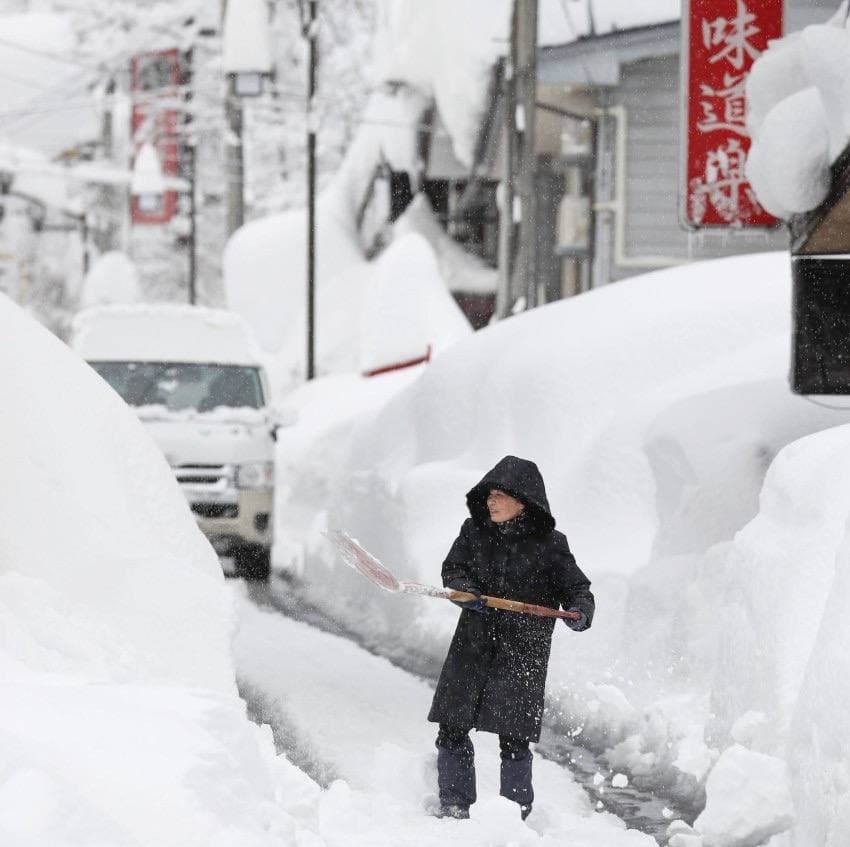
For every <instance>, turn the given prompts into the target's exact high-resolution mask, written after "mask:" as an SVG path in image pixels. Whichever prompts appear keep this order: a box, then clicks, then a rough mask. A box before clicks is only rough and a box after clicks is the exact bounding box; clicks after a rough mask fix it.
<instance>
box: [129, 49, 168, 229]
mask: <svg viewBox="0 0 850 847" xmlns="http://www.w3.org/2000/svg"><path fill="white" fill-rule="evenodd" d="M180 79H181V67H180V53H179V51H177V50H162V51H159V52H156V53H146V54H144V55H141V56H135V57H133V59H132V60H131V62H130V81H131V89H132V92H133V115H132V130H133V140H134V142H135V144H136V147H137V148H138V147H140V146H141V144H142V143H143V142H145V141H150V142H151V143H152V144H153V146H154V147H155V148H156V151H157V153H158V154H159V162H160V165H161V167H162V173H163V176H177V175H178V174H179V172H180V162H179V145H178V131H179V122H180V116H179V112H178V111H177V109H176V108H175V106H176V105H177V101H178V99H179V97H180V88H179V86H180ZM146 199H147V198H146ZM148 202H149V201H148ZM131 211H132V218H133V223H136V224H162V223H168V221H170V220H171V219H172V218H173V217H174V215H175V214H176V213H177V192H176V191H166V192H165V194H163V195H162V197H161V198H160V199H159V201H158V205H157V206H155V207H152V206H151V207H149V206H146V205H145V201H144V200H140V198H138V197H134V198H133V200H132V207H131Z"/></svg>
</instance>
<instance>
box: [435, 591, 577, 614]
mask: <svg viewBox="0 0 850 847" xmlns="http://www.w3.org/2000/svg"><path fill="white" fill-rule="evenodd" d="M477 599H478V597H477V595H475V594H472V593H471V592H469V591H452V592H451V593H450V594H449V600H457V601H459V602H461V603H463V602H465V601H466V600H477ZM481 599H482V600H483V601H484V603H485V605H487V606H489V607H490V608H492V609H505V610H506V611H508V612H524V613H525V614H527V615H540V616H541V617H544V618H566V619H567V620H568V621H577V620H581V612H562V611H560V610H559V609H550V608H549V607H548V606H536V605H535V604H534V603H523V602H521V601H520V600H506V599H505V598H504V597H488V596H487V595H486V594H482V595H481Z"/></svg>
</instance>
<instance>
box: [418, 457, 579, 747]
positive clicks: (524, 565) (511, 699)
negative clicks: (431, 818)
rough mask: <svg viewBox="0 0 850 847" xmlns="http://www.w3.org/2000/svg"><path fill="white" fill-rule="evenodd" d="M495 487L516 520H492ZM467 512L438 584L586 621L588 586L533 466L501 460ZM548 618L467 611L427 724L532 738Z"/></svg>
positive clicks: (471, 497) (536, 734)
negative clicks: (509, 500) (519, 507)
mask: <svg viewBox="0 0 850 847" xmlns="http://www.w3.org/2000/svg"><path fill="white" fill-rule="evenodd" d="M494 488H497V489H499V490H501V491H504V492H505V493H507V494H510V495H511V496H512V497H514V498H516V499H517V500H519V501H520V502H522V503H523V504H524V505H525V509H524V511H523V512H522V513H521V514H520V515H519V517H517V518H514V519H513V520H511V521H507V522H505V523H502V524H496V523H494V522H493V521H491V520H490V515H489V512H488V510H487V503H486V500H487V495H488V494H489V493H490V490H491V489H494ZM466 502H467V506H468V507H469V513H470V515H471V517H470V518H468V519H467V520H466V521H464V523H463V526H462V527H461V530H460V535H459V536H458V537H457V539H456V540H455V542H454V544H453V545H452V547H451V550H449V554H448V556H447V557H446V560H445V562H444V563H443V574H442V575H443V585H445V586H446V587H448V588H453V589H455V590H465V589H468V588H471V587H473V586H474V587H476V588H479V589H480V590H481V592H482V593H483V594H488V595H491V596H495V597H507V598H509V599H511V600H522V601H524V602H526V603H536V604H539V605H542V606H549V607H551V608H555V609H557V608H558V607H559V606H562V607H563V608H565V609H571V608H575V609H579V610H581V611H582V612H584V614H585V615H586V616H587V623H586V626H585V627H584V628H585V629H587V628H589V627H590V623H591V621H592V619H593V611H594V600H593V594H591V592H590V582H589V581H588V579H587V577H585V575H584V574H583V573H582V572H581V570H580V569H579V567H578V565H576V561H575V558H573V554H572V553H571V552H570V548H569V545H568V544H567V539H566V537H565V536H564V535H563V533H561V532H557V531H556V530H555V519H554V518H553V517H552V514H551V513H550V511H549V502H548V500H547V499H546V490H545V488H544V485H543V477H542V476H541V475H540V471H539V470H538V469H537V465H535V464H534V462H530V461H528V460H526V459H519V458H517V457H516V456H506V457H505V458H504V459H502V460H501V461H500V462H499V463H498V464H497V465H496V467H495V468H493V470H491V471H490V472H489V473H488V474H487V475H486V476H485V477H484V478H483V479H482V480H481V482H479V483H478V485H476V486H475V487H474V488H473V489H472V490H471V491H470V492H469V493H468V494H467V495H466ZM555 620H556V619H555V618H545V617H539V616H536V615H529V614H519V613H517V612H507V611H502V610H500V609H489V610H488V611H487V613H486V614H481V613H480V612H475V611H471V610H468V609H464V611H463V612H461V615H460V620H459V621H458V624H457V629H456V630H455V634H454V638H453V639H452V643H451V646H450V647H449V652H448V655H447V656H446V661H445V663H444V664H443V670H442V673H441V674H440V679H439V682H438V683H437V690H436V692H435V694H434V701H433V704H432V706H431V711H430V713H429V714H428V720H429V721H434V722H436V723H441V724H449V725H452V726H457V727H470V728H471V727H475V728H476V729H479V730H484V731H486V732H494V733H497V734H499V735H506V736H510V737H514V738H522V739H527V740H529V741H537V740H538V739H539V738H540V725H541V720H542V716H543V694H544V689H545V686H546V672H547V666H548V664H549V650H550V647H551V644H552V630H553V629H554V626H555Z"/></svg>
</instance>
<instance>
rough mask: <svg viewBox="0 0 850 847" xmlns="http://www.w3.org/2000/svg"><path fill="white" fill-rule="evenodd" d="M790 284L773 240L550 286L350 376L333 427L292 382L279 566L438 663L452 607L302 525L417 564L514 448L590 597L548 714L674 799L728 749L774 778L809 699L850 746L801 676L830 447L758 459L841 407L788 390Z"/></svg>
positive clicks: (831, 492) (827, 503)
mask: <svg viewBox="0 0 850 847" xmlns="http://www.w3.org/2000/svg"><path fill="white" fill-rule="evenodd" d="M789 277H790V273H789V267H788V261H787V256H785V255H784V254H767V255H759V256H745V257H736V258H731V259H723V260H719V261H715V262H706V263H702V264H698V265H693V266H689V267H687V268H680V269H675V270H670V271H663V272H657V273H654V274H647V275H645V276H642V277H639V278H636V279H633V280H631V281H629V282H628V283H627V284H622V285H617V286H610V287H607V288H604V289H601V290H597V291H594V292H592V293H590V294H587V295H582V296H580V297H578V298H572V299H571V300H569V301H564V302H560V303H556V304H552V305H549V306H546V307H544V308H542V309H538V310H535V311H534V312H531V313H527V314H524V315H521V316H519V317H516V318H512V319H511V320H509V321H506V322H502V323H500V324H498V325H495V326H492V327H490V328H488V329H486V330H484V331H482V332H480V333H478V334H476V335H475V336H473V337H471V338H469V339H467V340H466V341H463V342H461V343H459V344H457V345H455V346H454V347H452V348H450V349H448V350H447V351H445V352H444V354H443V355H442V356H441V357H439V358H438V359H437V360H436V361H435V362H433V363H432V364H431V365H429V366H428V367H427V368H423V369H421V371H420V373H419V375H418V376H416V377H412V378H413V379H414V381H413V382H412V383H411V384H409V385H406V386H405V385H402V384H401V383H399V384H398V385H394V386H389V385H387V390H386V392H385V394H384V395H383V397H379V396H377V395H376V393H375V392H373V396H372V398H371V405H370V404H369V403H362V396H363V391H364V390H365V384H364V385H360V386H359V389H360V390H359V391H356V392H355V393H356V396H357V397H359V398H361V399H360V401H359V402H361V403H362V405H361V406H360V408H361V411H360V412H357V413H355V414H353V415H350V416H348V418H347V422H346V424H345V425H338V424H337V421H336V420H334V419H333V418H330V419H328V420H327V422H326V424H324V425H321V424H320V425H319V426H318V428H317V423H318V421H319V420H320V415H319V413H318V410H320V409H327V408H328V407H329V405H330V403H331V402H332V401H331V398H332V397H333V395H334V392H335V391H336V390H337V386H336V385H335V384H334V383H328V384H326V385H324V386H323V385H322V383H321V381H320V382H319V383H318V384H316V385H313V386H311V387H310V389H309V391H305V392H303V393H300V394H296V395H295V397H294V398H293V402H295V403H296V405H300V406H301V408H302V409H303V410H304V411H305V413H306V415H307V418H306V420H309V421H310V424H309V428H308V429H302V428H301V427H300V426H296V427H294V428H293V429H292V430H291V431H288V432H286V433H284V434H283V435H282V439H281V443H280V448H279V455H280V464H279V467H280V468H281V481H282V482H283V481H284V480H285V483H284V484H285V486H286V491H287V493H286V494H284V495H283V497H282V500H281V504H280V506H281V508H280V509H279V512H278V527H277V531H278V536H279V537H286V538H287V546H286V548H285V549H283V548H281V549H280V550H278V551H277V555H276V562H277V566H278V567H287V566H288V565H289V564H290V562H291V563H293V566H294V567H295V568H296V569H298V570H300V571H301V572H302V574H303V576H302V578H303V580H304V590H305V591H306V592H307V594H308V596H310V597H311V599H312V600H313V602H315V603H316V604H317V605H320V606H321V607H323V608H324V609H325V610H326V611H327V612H329V613H330V614H332V615H333V616H335V617H337V618H338V619H340V620H343V621H345V622H346V625H347V626H349V627H351V628H353V629H355V630H356V631H358V632H359V633H360V634H361V635H362V637H364V639H365V640H366V641H367V642H371V643H374V644H376V645H380V646H381V649H382V650H384V651H385V652H389V653H393V652H398V653H403V652H410V651H412V652H414V653H416V654H418V655H420V656H423V657H425V658H426V659H430V660H431V661H434V662H436V661H439V660H441V659H442V656H443V655H444V651H445V648H446V646H447V642H448V639H449V637H450V635H451V632H452V630H453V627H454V621H455V618H456V613H455V611H454V610H453V609H452V608H451V606H449V605H448V604H445V605H443V604H439V603H437V602H435V601H429V600H424V599H420V598H414V597H401V598H400V597H389V596H387V595H385V594H383V593H380V592H377V591H376V590H375V589H374V588H373V587H372V586H371V585H369V584H368V583H365V581H363V580H362V578H360V577H359V576H358V575H356V574H354V573H353V572H351V571H349V570H348V569H347V568H345V566H344V565H342V564H341V563H340V562H338V561H337V560H336V559H335V557H334V555H333V551H332V550H330V549H328V547H327V546H326V545H325V544H324V542H323V540H322V538H321V536H320V535H319V530H320V529H321V528H322V527H324V526H337V527H341V528H344V529H346V530H348V531H349V532H351V533H352V534H353V535H355V536H356V537H358V538H359V539H360V540H361V541H362V542H363V543H365V544H366V546H367V547H369V548H370V549H372V550H373V552H374V553H376V554H377V555H378V556H379V557H380V558H382V559H383V560H384V561H385V562H386V563H387V564H389V565H391V567H392V568H393V569H394V570H395V571H396V572H397V573H398V575H399V576H400V577H402V578H405V579H412V580H418V581H423V582H434V581H436V580H438V579H439V566H440V562H441V561H442V558H443V557H444V555H445V552H446V551H447V549H448V547H449V545H450V543H451V541H452V539H453V538H454V536H455V534H456V532H457V530H458V527H459V525H460V523H461V521H462V520H463V518H464V513H465V507H464V496H463V495H464V493H465V492H466V491H467V490H468V488H469V487H470V486H471V485H472V484H473V483H474V482H476V481H477V480H478V479H479V478H480V476H481V475H482V473H483V472H484V471H486V470H487V469H488V468H489V467H491V466H492V465H493V464H494V463H495V461H497V460H498V459H499V458H500V457H501V456H502V455H504V454H506V453H514V454H516V455H523V456H527V457H529V458H533V459H534V460H535V461H537V462H538V464H539V465H540V467H541V470H542V472H543V475H544V478H545V479H546V482H547V489H548V492H549V497H550V502H551V503H552V506H553V513H554V514H555V515H556V517H557V518H558V520H559V523H560V526H561V528H562V529H563V530H564V531H565V532H566V533H567V535H568V537H569V538H570V542H571V546H572V547H573V549H574V551H575V553H576V556H577V559H578V561H579V564H580V565H581V566H582V567H583V568H584V569H585V571H586V572H587V573H588V574H589V575H590V576H591V578H592V579H593V580H594V589H595V591H596V594H597V600H598V604H599V616H598V619H597V622H596V623H595V624H594V628H593V629H592V630H591V631H590V632H589V633H587V634H584V635H581V636H574V635H573V634H571V633H568V632H567V631H566V630H560V631H558V632H557V633H556V639H555V642H554V647H553V658H552V663H551V666H550V684H549V692H550V699H549V711H548V720H549V722H550V724H551V725H553V726H555V727H559V728H561V729H563V730H564V731H567V732H569V733H570V734H571V735H573V736H574V737H576V738H577V740H579V741H580V742H582V743H585V744H587V745H589V746H591V747H593V748H594V749H599V750H605V751H606V755H607V757H608V761H609V763H610V764H611V766H612V767H616V768H619V769H622V770H628V771H629V772H630V773H631V774H632V775H633V777H636V778H637V779H638V780H641V779H643V780H644V781H647V780H649V781H656V780H663V781H664V782H666V783H667V784H668V786H670V785H672V786H673V790H674V792H676V793H678V794H680V795H681V796H683V797H686V798H690V799H691V800H692V801H693V802H695V803H701V802H702V796H703V792H704V791H705V786H706V778H707V776H708V775H709V773H711V772H712V767H713V766H714V764H715V762H717V761H723V757H722V756H721V754H722V753H723V751H724V750H725V749H727V748H731V747H732V746H734V745H735V744H742V745H744V746H745V747H746V748H747V749H749V750H751V752H753V753H757V754H759V755H762V756H766V757H769V758H771V759H776V760H777V761H779V763H780V765H781V764H782V762H785V763H786V764H787V766H788V769H789V771H790V772H792V773H793V772H795V771H794V768H795V767H799V766H800V763H801V761H802V756H797V757H796V758H793V757H791V755H790V754H789V749H791V748H789V744H791V742H792V740H793V739H794V738H798V737H801V736H800V733H802V732H804V731H808V732H811V731H812V730H811V727H809V728H808V729H806V730H803V729H802V726H803V723H805V721H804V722H803V723H801V724H800V728H798V729H794V728H793V727H794V726H795V725H796V724H795V721H800V718H799V717H795V716H798V715H806V716H808V715H809V707H810V706H813V705H815V704H821V703H823V705H822V707H821V708H822V709H823V712H824V715H827V714H828V715H829V717H830V719H832V720H833V725H832V726H831V728H830V732H831V733H834V734H835V735H837V736H838V738H841V739H844V738H847V739H848V740H850V723H847V722H846V721H844V722H842V723H840V724H839V726H835V721H836V720H837V718H836V716H835V714H834V712H833V711H832V710H831V708H830V706H829V705H828V703H826V702H824V701H822V700H821V698H820V697H817V698H815V699H814V700H812V697H811V694H804V692H803V689H801V688H800V682H801V680H802V679H804V678H805V676H806V673H807V669H809V668H812V669H813V668H814V667H816V666H818V665H819V664H820V660H819V658H818V652H817V650H816V649H815V639H816V637H817V634H818V630H819V628H820V627H821V626H823V625H825V623H826V622H825V619H824V609H825V607H826V605H827V604H828V603H829V602H830V594H831V592H832V591H833V588H832V582H833V572H834V570H835V558H836V553H837V551H838V550H839V549H840V547H841V544H842V538H843V525H844V521H845V520H846V516H847V513H848V508H850V504H848V503H847V502H846V499H845V498H846V494H845V493H844V491H845V489H846V490H848V491H850V488H847V486H846V484H845V483H844V482H843V479H844V478H846V475H844V474H843V464H842V463H841V462H836V463H835V468H834V470H831V471H830V472H829V474H828V475H825V476H824V474H823V473H822V469H825V467H826V463H827V462H828V461H829V460H828V459H827V454H830V455H833V456H835V455H838V454H839V452H840V448H838V446H837V440H833V441H829V440H827V442H826V443H825V445H824V449H823V450H822V451H820V452H819V451H818V450H817V449H816V448H815V447H814V446H812V447H809V446H807V445H808V444H809V442H806V441H804V442H802V444H803V445H806V446H802V447H800V446H797V445H795V446H794V447H791V448H788V451H786V452H785V453H781V452H780V451H782V450H783V448H785V447H786V445H789V444H792V443H793V442H795V441H796V440H797V439H800V438H801V437H804V436H806V435H808V434H809V433H813V432H817V431H819V430H823V429H826V428H828V427H831V426H834V425H835V424H837V423H843V422H845V421H848V420H850V410H847V411H843V412H842V411H835V410H831V409H824V408H821V407H817V406H814V405H812V404H809V403H807V402H806V401H805V400H804V399H803V398H800V397H797V396H794V395H792V394H791V393H790V392H789V390H788V388H787V383H786V369H787V339H788V334H789V332H790V327H789V317H788V306H787V302H788V298H789V289H790V280H789ZM343 402H344V403H345V404H346V405H347V406H348V408H354V403H350V404H349V401H348V400H346V401H343ZM836 432H841V430H837V431H836ZM835 438H836V439H838V438H839V436H835ZM816 443H817V442H816V441H815V444H816ZM827 444H828V447H827V446H826V445H827ZM329 445H332V449H331V450H330V451H329V450H328V447H329ZM789 451H790V452H789ZM801 453H802V458H801V459H800V460H799V461H800V468H799V470H798V471H795V472H794V473H792V474H791V475H790V476H789V475H787V474H785V472H784V470H783V469H784V468H786V467H787V466H788V461H789V458H790V457H791V456H796V455H801ZM777 456H779V458H776V457H777ZM842 461H843V460H842ZM768 468H771V472H770V474H769V475H768V477H767V482H766V483H765V474H766V473H767V471H768ZM804 479H805V480H808V481H807V482H804ZM763 485H764V486H765V487H764V489H763V490H762V487H763ZM776 510H779V511H776ZM774 512H775V514H774ZM305 516H309V519H308V520H305ZM745 527H746V529H745ZM815 527H820V528H821V530H820V532H819V533H818V535H817V538H815ZM791 620H793V623H790V621H791ZM812 673H815V671H814V670H812ZM818 673H823V674H826V669H825V668H824V669H822V670H821V671H819V672H818ZM839 677H841V674H839ZM822 681H823V683H824V685H825V686H826V688H827V690H830V689H831V688H832V687H834V685H835V684H836V683H835V682H834V681H833V682H830V683H829V684H827V682H826V680H825V679H823V680H822ZM820 682H821V679H819V678H818V679H817V680H813V681H812V686H813V687H812V688H808V689H807V690H808V691H809V692H811V691H812V690H817V687H818V684H820ZM754 716H755V717H754ZM759 726H762V727H767V729H764V728H762V729H759V728H758V727H759ZM795 733H796V735H795ZM842 743H846V742H843V741H842ZM791 747H793V745H791ZM810 754H811V751H810ZM817 755H818V754H815V761H813V762H811V763H810V767H811V768H812V770H815V769H816V768H817V767H818V766H819V764H818V762H819V759H818V758H817ZM822 755H824V756H826V755H828V754H827V753H825V752H824V753H823V754H822ZM746 761H747V762H749V761H753V760H749V759H747V760H746ZM755 761H757V762H760V761H761V760H755ZM820 764H821V765H823V767H824V768H826V770H827V772H829V765H828V764H827V763H826V761H823V762H820ZM780 771H781V768H780V769H779V771H776V769H775V768H774V769H773V770H771V769H770V768H767V770H766V771H765V772H770V773H771V774H774V772H780ZM728 773H730V774H733V773H740V767H738V766H737V765H736V767H730V768H729V770H728ZM722 775H723V769H721V770H720V771H718V774H717V777H716V779H715V781H714V786H715V787H714V788H713V789H712V787H711V785H709V789H710V791H709V807H708V808H709V809H710V810H711V813H710V814H711V817H710V818H708V819H706V820H705V821H704V822H703V823H704V828H703V830H704V834H705V836H706V839H707V840H706V842H705V843H706V844H709V843H723V844H727V843H728V844H739V843H740V844H743V843H745V842H744V841H740V840H739V841H735V840H734V838H735V837H737V836H734V833H733V832H732V830H731V829H730V830H729V831H728V832H726V833H725V834H721V835H718V832H720V830H721V829H722V826H721V825H720V824H718V823H717V821H718V820H719V819H726V820H728V821H732V819H733V817H734V815H733V814H732V810H730V809H728V808H725V803H724V801H723V799H722V798H723V797H725V796H729V794H730V792H729V791H728V790H727V789H724V788H723V785H724V784H725V783H724V782H723V780H722V779H721V777H722ZM772 784H775V785H777V786H780V785H781V780H778V779H777V780H775V781H774V783H772ZM718 786H719V787H718ZM777 790H779V789H778V788H777ZM831 791H832V792H833V794H834V793H836V792H838V791H839V789H838V787H837V786H836V787H833V788H832V789H831ZM712 794H713V801H712ZM785 796H786V795H784V794H783V795H782V797H785ZM795 796H796V795H795ZM718 798H720V799H718ZM712 802H713V805H712ZM751 802H752V804H753V808H754V807H755V806H756V805H759V803H760V801H758V799H752V798H751ZM808 802H809V804H810V813H811V814H812V815H816V814H820V815H823V814H826V812H825V811H823V809H821V811H815V810H813V809H812V807H811V804H812V803H813V802H814V800H812V799H810V800H809V801H808ZM819 802H821V801H819ZM718 804H719V807H720V813H718V811H717V810H718ZM762 805H763V804H762ZM825 805H826V804H825V803H824V802H821V806H822V807H825ZM770 808H771V809H773V812H771V815H770V816H769V817H770V819H769V820H766V821H762V822H761V824H760V826H762V830H760V831H762V832H763V833H771V832H779V831H781V830H783V829H784V828H786V827H787V825H788V823H789V821H790V815H791V810H789V809H788V808H787V803H785V801H784V800H782V799H781V798H780V800H779V801H778V802H777V803H776V804H774V805H773V806H770ZM726 812H728V814H725V813H726ZM797 813H798V815H799V816H800V817H802V818H805V816H806V810H805V809H798V810H797ZM832 814H833V813H832V812H830V813H829V814H828V815H827V818H828V819H830V820H831V819H832V817H831V816H832ZM753 817H754V816H753ZM708 821H710V823H709V822H708ZM730 826H732V824H730ZM750 835H752V833H750ZM845 835H846V833H845ZM727 836H728V838H727ZM693 837H694V838H696V837H698V835H697V834H694V835H693ZM742 837H743V836H742ZM747 837H749V836H747ZM765 837H766V836H765ZM723 838H727V840H725V841H724V840H722V839H723ZM712 839H715V840H714V841H713V840H712ZM716 839H721V840H716ZM747 843H755V842H747ZM799 843H800V844H805V843H806V842H805V841H800V842H799ZM835 843H836V844H837V843H838V842H837V841H836V842H835Z"/></svg>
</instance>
